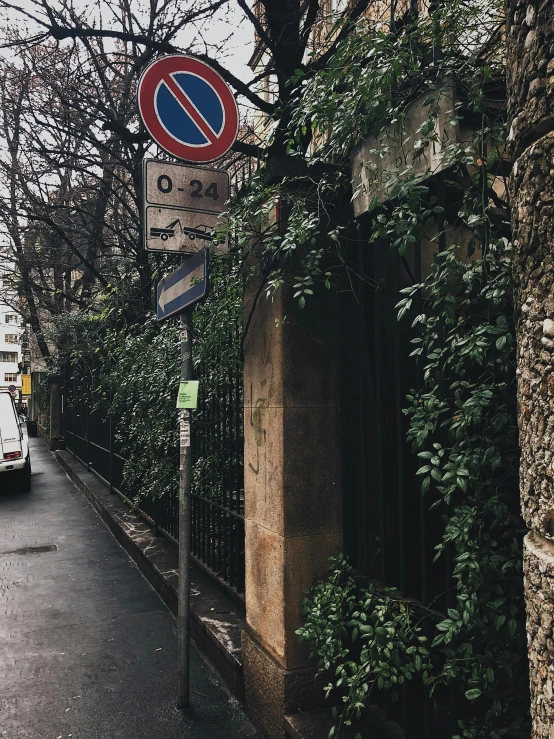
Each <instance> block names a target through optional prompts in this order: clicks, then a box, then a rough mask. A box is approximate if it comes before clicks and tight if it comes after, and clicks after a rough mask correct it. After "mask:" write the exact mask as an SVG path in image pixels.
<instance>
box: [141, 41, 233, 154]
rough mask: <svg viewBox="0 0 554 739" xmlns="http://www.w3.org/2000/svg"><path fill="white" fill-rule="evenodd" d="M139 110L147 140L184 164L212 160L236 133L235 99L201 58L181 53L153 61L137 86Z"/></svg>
mask: <svg viewBox="0 0 554 739" xmlns="http://www.w3.org/2000/svg"><path fill="white" fill-rule="evenodd" d="M138 106H139V111H140V114H141V117H142V120H143V122H144V125H145V126H146V128H147V129H148V132H149V133H150V135H151V136H152V138H153V139H154V140H155V141H156V142H157V143H158V144H159V145H160V146H161V147H162V148H163V149H165V150H166V151H167V152H168V153H169V154H171V155H172V156H175V157H177V158H178V159H183V160H185V161H188V162H212V161H214V160H215V159H219V158H220V157H222V156H223V155H224V154H225V153H226V152H227V151H229V149H230V148H231V146H232V145H233V143H234V142H235V140H236V137H237V132H238V110H237V105H236V102H235V98H234V96H233V94H232V92H231V90H230V89H229V88H228V86H227V84H226V83H225V81H224V80H223V79H222V77H220V75H219V74H217V72H215V71H214V70H213V69H212V68H211V67H209V66H208V65H207V64H204V62H201V61H199V60H198V59H194V58H193V57H190V56H185V55H182V54H174V55H171V56H165V57H162V58H161V59H158V60H156V61H155V62H153V63H152V64H151V65H150V66H149V67H148V68H147V69H146V71H145V72H144V74H143V75H142V77H141V79H140V82H139V88H138Z"/></svg>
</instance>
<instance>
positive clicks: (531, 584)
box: [507, 0, 554, 739]
mask: <svg viewBox="0 0 554 739" xmlns="http://www.w3.org/2000/svg"><path fill="white" fill-rule="evenodd" d="M507 5H508V35H507V40H508V86H509V113H510V118H511V121H512V124H511V130H510V134H509V146H510V148H511V152H512V155H513V159H514V169H513V174H512V182H511V193H512V226H513V235H514V257H515V261H514V276H515V282H516V292H515V308H516V326H517V363H518V367H517V372H518V396H519V426H520V442H521V450H522V457H521V478H520V479H521V505H522V511H523V516H524V519H525V522H526V524H527V526H528V528H529V529H530V533H529V534H528V535H527V536H526V538H525V544H524V558H525V597H526V607H527V632H528V645H529V669H530V686H531V713H532V718H533V729H532V736H533V738H534V739H539V738H540V739H547V738H548V739H551V737H554V698H553V681H554V633H553V629H554V8H553V5H552V1H551V0H536V1H535V2H528V1H524V0H508V3H507Z"/></svg>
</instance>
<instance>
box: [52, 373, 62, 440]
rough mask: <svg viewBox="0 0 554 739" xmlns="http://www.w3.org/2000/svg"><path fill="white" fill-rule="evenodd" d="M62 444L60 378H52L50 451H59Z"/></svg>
mask: <svg viewBox="0 0 554 739" xmlns="http://www.w3.org/2000/svg"><path fill="white" fill-rule="evenodd" d="M59 444H60V378H59V377H58V376H57V375H56V376H54V377H51V378H50V449H51V450H52V451H54V450H55V449H58V447H59Z"/></svg>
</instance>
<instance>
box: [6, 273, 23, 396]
mask: <svg viewBox="0 0 554 739" xmlns="http://www.w3.org/2000/svg"><path fill="white" fill-rule="evenodd" d="M16 303H17V295H16V293H15V291H14V290H13V286H12V281H11V279H10V269H9V265H4V266H3V267H0V390H6V389H10V390H11V391H12V393H13V394H14V395H16V396H17V397H18V398H19V396H20V392H21V372H20V369H21V364H22V361H23V357H22V342H23V340H24V333H25V325H24V323H23V319H22V316H21V314H20V313H19V312H18V310H17V308H16Z"/></svg>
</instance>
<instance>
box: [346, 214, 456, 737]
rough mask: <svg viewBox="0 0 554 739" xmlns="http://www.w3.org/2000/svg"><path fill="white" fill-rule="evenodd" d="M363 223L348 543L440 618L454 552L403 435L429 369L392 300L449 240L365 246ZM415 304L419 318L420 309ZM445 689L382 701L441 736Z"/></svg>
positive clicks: (412, 727)
mask: <svg viewBox="0 0 554 739" xmlns="http://www.w3.org/2000/svg"><path fill="white" fill-rule="evenodd" d="M365 227H366V224H365V223H364V222H363V220H362V223H361V227H360V228H359V229H358V231H357V232H356V233H355V234H354V235H353V240H354V241H355V242H356V243H354V244H353V246H352V249H351V254H350V261H351V265H352V269H353V271H354V274H355V275H356V277H355V278H354V282H355V285H354V288H355V289H354V290H353V291H352V290H345V291H344V293H342V306H341V387H342V390H341V394H342V397H341V407H342V438H343V443H342V450H343V490H344V497H343V502H344V527H345V531H344V540H345V550H346V553H347V555H348V557H349V559H350V561H351V562H352V563H353V564H354V566H355V567H356V568H357V569H358V570H359V571H361V572H362V573H364V574H365V575H367V576H369V577H370V578H372V579H374V580H376V581H379V582H381V583H382V584H384V585H387V586H390V587H393V588H395V589H397V590H398V591H399V592H400V593H401V594H402V595H403V596H406V597H409V598H411V599H413V600H414V601H415V602H419V603H421V604H423V605H425V606H431V607H432V609H433V612H434V613H435V614H437V617H438V618H439V619H440V614H441V613H446V612H447V609H448V608H453V607H455V606H454V603H453V601H454V599H455V594H454V590H453V578H452V562H451V557H450V556H449V553H448V552H447V554H446V556H445V557H442V558H440V559H439V560H438V561H434V555H435V554H436V551H435V547H436V546H437V544H438V543H439V542H440V541H441V538H442V533H443V528H444V523H443V521H442V517H443V516H444V515H445V514H446V513H447V511H446V509H445V507H444V505H443V507H442V508H441V506H438V507H437V508H435V509H434V510H430V505H431V501H430V500H428V499H426V498H425V497H424V496H423V495H422V494H421V488H420V480H419V478H418V477H417V475H416V472H417V469H418V467H419V466H420V464H418V462H419V460H418V458H417V456H416V455H415V454H414V453H413V451H412V449H411V446H410V444H409V443H408V442H407V440H406V436H407V431H408V419H407V417H406V416H405V414H404V413H403V409H404V408H405V407H406V405H407V401H406V395H408V394H409V393H410V392H411V391H412V390H420V389H421V388H422V387H423V369H422V365H421V362H420V361H418V359H417V358H415V357H411V356H410V354H411V352H412V351H413V349H414V345H413V344H412V343H411V339H412V338H413V329H412V328H411V323H412V321H411V320H410V317H409V316H407V317H405V318H404V319H403V320H401V321H398V320H397V309H396V307H395V306H396V305H397V303H398V302H399V301H400V299H401V298H402V297H403V296H402V294H401V293H400V290H401V289H402V288H404V287H407V286H409V285H412V284H414V283H419V282H421V281H422V279H425V277H426V271H427V270H428V269H429V265H430V263H431V261H432V253H433V251H434V250H436V249H437V248H439V249H440V248H441V247H443V246H444V245H443V244H442V239H441V240H440V241H441V243H436V244H434V243H431V242H428V241H427V242H423V243H416V244H413V245H411V246H410V248H409V249H408V251H407V252H406V254H405V255H401V254H400V253H399V251H398V250H397V249H394V248H391V247H390V245H389V244H387V243H372V244H371V246H368V245H367V234H366V233H364V229H365ZM367 227H369V224H367ZM418 299H419V300H421V298H418ZM416 303H417V300H416V301H415V303H414V305H413V307H412V313H413V315H414V316H415V315H416V314H417V312H421V310H419V309H421V307H422V306H421V303H420V304H419V305H417V304H416ZM412 317H413V316H412ZM426 613H427V614H428V615H429V614H431V611H426ZM431 618H432V616H431ZM439 692H440V691H439ZM439 692H436V693H435V695H434V696H433V697H432V696H431V695H430V694H429V693H428V692H427V690H426V689H425V688H423V687H421V686H420V687H416V686H414V685H411V684H410V685H408V686H402V689H401V690H399V693H400V700H399V702H398V703H397V704H391V702H390V700H389V699H388V697H387V694H386V692H385V694H383V696H381V697H379V700H380V701H382V708H383V710H384V711H385V713H386V714H387V715H388V716H389V717H391V718H394V719H396V720H397V721H398V722H399V723H400V724H401V725H402V726H403V727H404V730H405V732H406V736H409V737H413V738H417V739H431V737H433V739H437V738H438V737H445V736H447V735H450V734H448V731H450V729H451V728H452V727H449V722H450V718H449V706H451V705H452V701H453V700H454V699H455V696H454V693H453V689H452V690H451V695H448V691H447V694H445V695H442V694H439ZM450 715H451V716H454V715H455V714H454V712H453V711H452V712H450Z"/></svg>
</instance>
